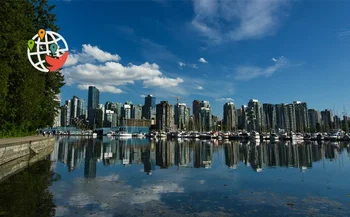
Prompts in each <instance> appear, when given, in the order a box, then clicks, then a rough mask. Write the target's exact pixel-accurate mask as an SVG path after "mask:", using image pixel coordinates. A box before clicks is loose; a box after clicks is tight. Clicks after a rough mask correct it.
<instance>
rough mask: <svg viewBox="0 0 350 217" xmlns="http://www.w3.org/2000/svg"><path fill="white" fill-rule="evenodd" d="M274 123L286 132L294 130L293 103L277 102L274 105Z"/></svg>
mask: <svg viewBox="0 0 350 217" xmlns="http://www.w3.org/2000/svg"><path fill="white" fill-rule="evenodd" d="M275 107H276V125H277V128H279V129H284V130H285V131H286V132H289V131H295V130H296V123H295V109H294V104H284V103H281V104H277V105H276V106H275Z"/></svg>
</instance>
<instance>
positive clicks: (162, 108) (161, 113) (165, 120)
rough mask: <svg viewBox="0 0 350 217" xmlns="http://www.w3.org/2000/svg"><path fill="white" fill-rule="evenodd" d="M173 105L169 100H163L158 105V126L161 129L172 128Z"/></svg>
mask: <svg viewBox="0 0 350 217" xmlns="http://www.w3.org/2000/svg"><path fill="white" fill-rule="evenodd" d="M172 107H173V106H172V105H171V104H169V102H168V101H161V102H160V103H159V104H157V106H156V128H157V129H159V130H165V131H168V130H171V129H172V128H173V125H174V114H173V109H172Z"/></svg>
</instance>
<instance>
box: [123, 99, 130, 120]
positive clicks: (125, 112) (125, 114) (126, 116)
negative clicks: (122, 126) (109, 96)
mask: <svg viewBox="0 0 350 217" xmlns="http://www.w3.org/2000/svg"><path fill="white" fill-rule="evenodd" d="M131 109H132V104H130V103H129V102H126V103H125V104H124V105H123V109H122V113H123V115H122V116H123V119H130V118H131Z"/></svg>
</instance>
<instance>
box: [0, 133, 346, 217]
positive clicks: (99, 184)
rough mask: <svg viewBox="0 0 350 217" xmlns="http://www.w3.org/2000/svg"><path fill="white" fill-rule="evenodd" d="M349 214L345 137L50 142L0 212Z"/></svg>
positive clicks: (3, 194)
mask: <svg viewBox="0 0 350 217" xmlns="http://www.w3.org/2000/svg"><path fill="white" fill-rule="evenodd" d="M301 215H302V216H350V146H349V144H347V143H317V142H313V143H311V142H310V143H300V144H292V143H291V142H288V143H276V144H269V143H254V142H245V143H242V142H237V141H204V140H203V141H201V140H197V141H195V140H188V141H186V140H185V141H184V140H173V141H170V140H153V141H149V140H147V139H129V140H110V139H108V138H107V137H105V138H103V139H87V138H81V137H73V138H59V139H57V142H56V145H55V148H54V151H53V153H52V154H51V155H50V156H48V157H47V159H45V160H42V161H40V162H37V163H35V164H34V165H32V166H30V167H29V168H27V169H25V170H24V171H22V172H20V173H18V174H16V175H14V176H12V177H10V178H8V179H6V180H5V181H2V182H1V183H0V216H108V217H109V216H110V217H117V216H152V217H154V216H301Z"/></svg>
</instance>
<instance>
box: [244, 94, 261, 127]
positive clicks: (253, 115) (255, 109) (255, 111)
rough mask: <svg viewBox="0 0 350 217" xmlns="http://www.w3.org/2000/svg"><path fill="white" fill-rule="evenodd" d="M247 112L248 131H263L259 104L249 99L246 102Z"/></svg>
mask: <svg viewBox="0 0 350 217" xmlns="http://www.w3.org/2000/svg"><path fill="white" fill-rule="evenodd" d="M248 110H249V111H248V120H249V125H248V128H249V130H255V131H261V130H263V110H262V105H261V103H260V102H259V101H258V100H256V99H251V100H250V101H249V102H248Z"/></svg>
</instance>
